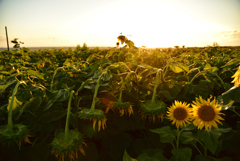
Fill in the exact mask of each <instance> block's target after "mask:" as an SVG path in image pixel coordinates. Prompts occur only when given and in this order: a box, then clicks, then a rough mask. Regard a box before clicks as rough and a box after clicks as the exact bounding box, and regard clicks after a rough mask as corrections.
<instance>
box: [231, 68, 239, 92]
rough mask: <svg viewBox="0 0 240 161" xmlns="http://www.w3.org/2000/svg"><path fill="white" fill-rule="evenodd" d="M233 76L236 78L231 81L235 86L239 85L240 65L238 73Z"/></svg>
mask: <svg viewBox="0 0 240 161" xmlns="http://www.w3.org/2000/svg"><path fill="white" fill-rule="evenodd" d="M231 78H234V80H233V81H232V82H231V83H234V86H237V87H238V86H239V84H240V66H239V68H238V70H237V71H236V73H235V74H234V75H233V76H232V77H231Z"/></svg>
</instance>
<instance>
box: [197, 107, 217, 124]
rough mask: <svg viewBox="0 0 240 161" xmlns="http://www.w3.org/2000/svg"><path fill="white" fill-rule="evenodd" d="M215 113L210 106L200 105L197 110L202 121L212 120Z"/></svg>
mask: <svg viewBox="0 0 240 161" xmlns="http://www.w3.org/2000/svg"><path fill="white" fill-rule="evenodd" d="M215 115H216V114H215V112H214V109H213V108H212V107H211V106H202V107H201V108H199V110H198V116H199V118H200V119H201V120H203V121H212V120H214V118H215Z"/></svg>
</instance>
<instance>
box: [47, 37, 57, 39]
mask: <svg viewBox="0 0 240 161" xmlns="http://www.w3.org/2000/svg"><path fill="white" fill-rule="evenodd" d="M48 39H56V38H55V37H48Z"/></svg>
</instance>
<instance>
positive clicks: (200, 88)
mask: <svg viewBox="0 0 240 161" xmlns="http://www.w3.org/2000/svg"><path fill="white" fill-rule="evenodd" d="M184 91H185V92H187V93H190V94H195V95H200V96H202V97H203V98H207V97H208V95H209V89H208V88H207V87H206V86H204V85H202V84H198V85H192V84H186V85H185V86H184Z"/></svg>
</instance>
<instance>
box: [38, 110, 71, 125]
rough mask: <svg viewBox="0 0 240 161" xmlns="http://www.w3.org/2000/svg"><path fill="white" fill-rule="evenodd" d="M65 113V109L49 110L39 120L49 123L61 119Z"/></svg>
mask: <svg viewBox="0 0 240 161" xmlns="http://www.w3.org/2000/svg"><path fill="white" fill-rule="evenodd" d="M66 114H67V110H55V111H49V112H47V113H45V114H43V115H42V116H41V117H40V118H39V121H40V122H42V123H50V122H53V121H56V120H59V119H61V118H62V117H64V116H65V115H66Z"/></svg>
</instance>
